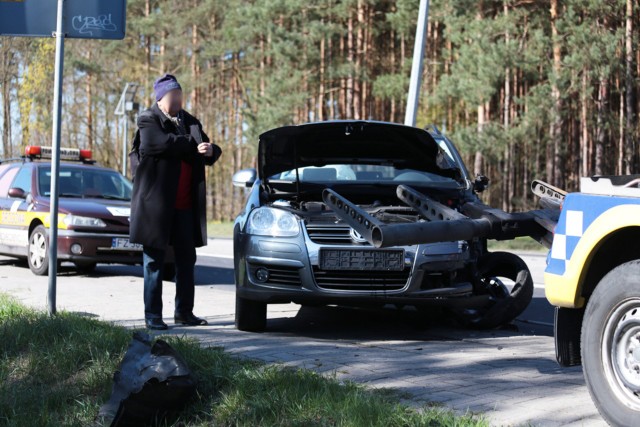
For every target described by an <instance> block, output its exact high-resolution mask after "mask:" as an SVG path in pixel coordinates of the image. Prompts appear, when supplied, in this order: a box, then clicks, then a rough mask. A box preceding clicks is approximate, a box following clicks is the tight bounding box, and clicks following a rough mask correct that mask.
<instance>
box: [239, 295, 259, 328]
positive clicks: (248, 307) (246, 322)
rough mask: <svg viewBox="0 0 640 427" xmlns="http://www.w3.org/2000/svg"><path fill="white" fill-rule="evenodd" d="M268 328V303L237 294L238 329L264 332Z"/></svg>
mask: <svg viewBox="0 0 640 427" xmlns="http://www.w3.org/2000/svg"><path fill="white" fill-rule="evenodd" d="M266 328H267V304H266V303H264V302H260V301H253V300H249V299H246V298H240V297H238V296H236V329H238V330H239V331H247V332H263V331H264V330H265V329H266Z"/></svg>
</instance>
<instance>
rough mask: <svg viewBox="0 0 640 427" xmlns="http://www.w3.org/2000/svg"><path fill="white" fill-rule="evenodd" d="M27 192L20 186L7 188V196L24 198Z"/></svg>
mask: <svg viewBox="0 0 640 427" xmlns="http://www.w3.org/2000/svg"><path fill="white" fill-rule="evenodd" d="M27 194H29V193H27V192H26V191H24V190H23V189H22V188H18V187H12V188H10V189H9V197H13V198H14V199H26V198H27Z"/></svg>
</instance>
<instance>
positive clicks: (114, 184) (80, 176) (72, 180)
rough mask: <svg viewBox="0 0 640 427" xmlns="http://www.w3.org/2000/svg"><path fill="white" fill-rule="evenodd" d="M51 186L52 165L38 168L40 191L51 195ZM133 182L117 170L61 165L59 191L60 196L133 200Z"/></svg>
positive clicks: (43, 194) (45, 194)
mask: <svg viewBox="0 0 640 427" xmlns="http://www.w3.org/2000/svg"><path fill="white" fill-rule="evenodd" d="M50 188H51V167H40V168H39V169H38V191H39V192H40V194H41V195H42V196H49V195H50ZM131 189H132V184H131V182H129V181H128V180H127V179H126V178H125V177H123V176H122V175H120V174H119V173H118V172H116V171H112V170H106V169H98V168H95V169H94V168H90V167H73V166H65V165H62V166H60V178H59V181H58V192H59V194H60V197H78V198H98V199H112V200H126V201H130V200H131Z"/></svg>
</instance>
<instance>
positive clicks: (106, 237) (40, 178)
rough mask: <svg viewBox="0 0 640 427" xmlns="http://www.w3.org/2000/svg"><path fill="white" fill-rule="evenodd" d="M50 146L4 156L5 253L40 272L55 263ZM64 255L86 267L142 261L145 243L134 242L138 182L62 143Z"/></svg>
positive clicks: (1, 220)
mask: <svg viewBox="0 0 640 427" xmlns="http://www.w3.org/2000/svg"><path fill="white" fill-rule="evenodd" d="M50 154H51V148H50V147H36V146H29V147H27V148H26V152H25V156H23V157H20V158H18V159H10V160H5V161H0V254H1V255H7V256H12V257H20V258H26V259H27V260H28V262H29V268H30V269H31V271H32V272H33V273H35V274H37V275H46V274H47V273H48V268H49V240H48V227H49V203H50V200H49V199H50V198H49V192H50V185H51V163H50V161H49V160H43V159H47V158H50ZM61 160H63V161H62V162H61V164H60V171H59V172H60V173H59V176H60V178H59V181H58V182H59V187H58V188H59V195H60V201H59V210H58V212H59V217H58V222H59V225H58V260H59V261H71V262H73V263H74V264H75V265H76V266H77V267H78V268H79V269H81V270H85V271H86V270H88V271H90V270H93V269H94V268H95V266H96V264H97V263H118V264H141V263H142V247H141V246H140V245H136V244H131V243H129V214H130V210H131V207H130V205H131V188H132V184H131V182H130V181H129V180H127V179H126V178H125V177H124V176H122V175H121V174H120V173H118V172H116V171H115V170H112V169H108V168H104V167H100V166H97V165H96V164H95V162H94V161H92V160H91V152H90V151H88V150H78V149H68V148H63V149H61Z"/></svg>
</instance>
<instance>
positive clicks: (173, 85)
mask: <svg viewBox="0 0 640 427" xmlns="http://www.w3.org/2000/svg"><path fill="white" fill-rule="evenodd" d="M174 89H180V90H182V87H181V86H180V83H178V80H177V79H176V78H175V77H174V76H172V75H171V74H165V75H164V76H162V77H160V78H159V79H158V80H156V81H155V83H154V84H153V90H154V92H155V93H156V101H160V100H161V99H162V97H163V96H165V95H166V94H167V92H169V91H172V90H174Z"/></svg>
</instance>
